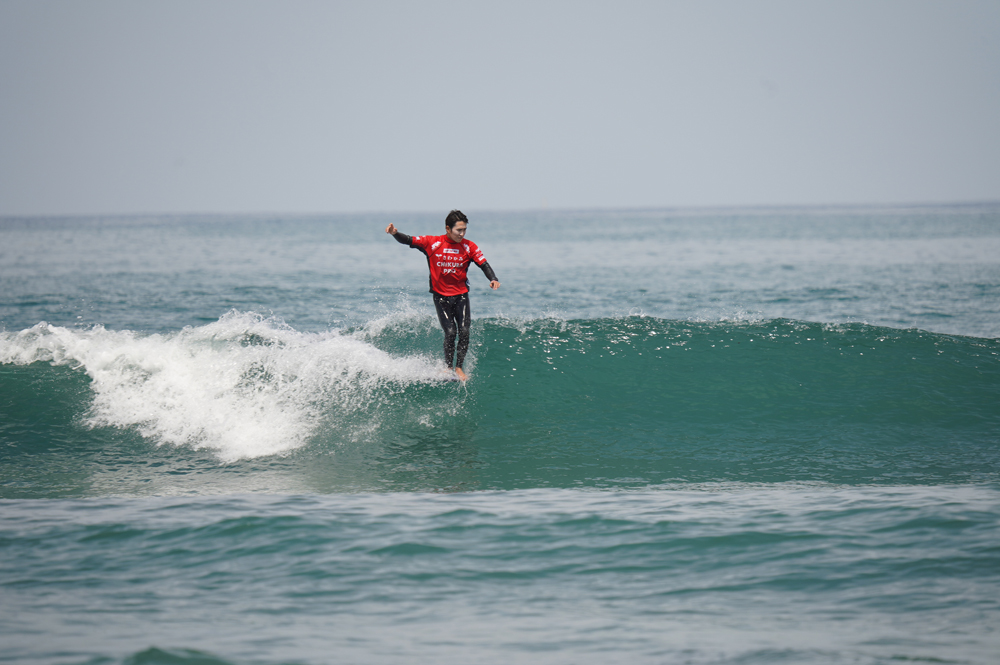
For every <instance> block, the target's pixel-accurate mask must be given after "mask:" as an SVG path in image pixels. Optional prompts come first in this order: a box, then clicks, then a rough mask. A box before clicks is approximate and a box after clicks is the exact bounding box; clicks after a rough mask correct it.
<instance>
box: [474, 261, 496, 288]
mask: <svg viewBox="0 0 1000 665" xmlns="http://www.w3.org/2000/svg"><path fill="white" fill-rule="evenodd" d="M479 267H480V268H482V269H483V274H485V275H486V279H488V280H490V288H491V289H493V290H494V291H496V290H497V289H499V288H500V280H499V279H497V274H496V273H495V272H493V268H491V267H490V264H489V261H483V262H482V263H480V264H479Z"/></svg>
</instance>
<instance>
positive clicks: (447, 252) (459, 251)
mask: <svg viewBox="0 0 1000 665" xmlns="http://www.w3.org/2000/svg"><path fill="white" fill-rule="evenodd" d="M441 251H442V252H444V253H445V254H461V253H462V250H460V249H449V248H447V247H445V248H444V249H442V250H441Z"/></svg>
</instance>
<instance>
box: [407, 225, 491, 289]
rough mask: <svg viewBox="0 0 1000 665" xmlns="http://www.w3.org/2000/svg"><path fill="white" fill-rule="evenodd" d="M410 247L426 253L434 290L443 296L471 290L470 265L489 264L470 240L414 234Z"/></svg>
mask: <svg viewBox="0 0 1000 665" xmlns="http://www.w3.org/2000/svg"><path fill="white" fill-rule="evenodd" d="M410 247H415V248H417V249H419V250H420V251H421V252H423V253H424V254H425V255H426V256H427V265H428V267H429V268H430V269H431V291H434V292H435V293H439V294H441V295H443V296H457V295H461V294H463V293H468V292H469V281H468V277H467V272H466V271H467V270H468V268H469V264H470V263H472V262H475V264H476V265H477V266H481V265H483V264H484V263H486V257H485V256H483V253H482V252H481V251H479V247H477V246H476V243H474V242H472V241H471V240H463V241H462V242H452V241H451V240H449V239H448V236H414V237H413V240H412V241H411V243H410Z"/></svg>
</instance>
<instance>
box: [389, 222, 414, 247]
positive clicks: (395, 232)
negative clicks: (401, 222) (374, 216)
mask: <svg viewBox="0 0 1000 665" xmlns="http://www.w3.org/2000/svg"><path fill="white" fill-rule="evenodd" d="M385 232H386V233H388V234H389V235H391V236H392V237H393V238H395V239H396V242H398V243H399V244H400V245H409V246H411V247H412V246H413V238H412V237H410V236H408V235H406V234H405V233H400V232H399V229H397V228H396V225H395V224H390V225H389V226H387V227H385Z"/></svg>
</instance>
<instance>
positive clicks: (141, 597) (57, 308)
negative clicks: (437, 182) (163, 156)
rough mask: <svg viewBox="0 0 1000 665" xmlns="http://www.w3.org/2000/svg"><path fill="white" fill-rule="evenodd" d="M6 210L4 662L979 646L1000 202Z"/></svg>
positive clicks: (718, 658)
mask: <svg viewBox="0 0 1000 665" xmlns="http://www.w3.org/2000/svg"><path fill="white" fill-rule="evenodd" d="M446 213H447V211H446V210H442V211H440V213H439V214H413V215H407V214H384V215H331V216H311V217H295V216H280V215H274V216H200V217H199V216H179V217H110V218H47V219H42V218H31V219H19V218H2V219H0V636H2V639H0V641H2V649H0V662H11V663H51V664H59V665H70V664H74V665H75V664H79V665H84V664H86V665H104V664H115V663H122V664H129V665H133V664H134V665H152V664H157V665H159V664H171V665H216V664H217V665H225V664H240V665H244V664H245V665H275V664H278V663H289V664H292V663H297V664H303V665H306V664H308V665H313V664H315V665H321V664H326V663H359V664H368V663H407V664H411V663H456V664H467V663H498V664H499V663H505V664H506V663H533V664H534V663H539V664H567V665H568V664H576V663H600V664H602V665H603V664H607V663H622V664H627V665H635V664H637V663H667V664H674V663H691V664H697V665H700V664H706V665H707V664H732V665H737V664H740V665H744V664H747V665H749V664H758V663H759V664H762V665H770V664H775V663H778V664H780V663H789V664H793V663H794V664H799V663H805V664H831V665H832V664H847V663H851V664H862V665H865V664H875V663H879V664H883V663H884V664H890V663H892V664H897V663H907V662H915V663H963V664H965V663H973V664H982V665H994V664H995V663H997V662H1000V205H968V206H950V207H944V206H939V207H910V208H884V207H883V208H822V209H819V208H810V209H788V208H782V209H748V210H698V211H691V210H636V211H542V212H512V213H499V212H491V213H477V212H476V211H474V210H466V213H468V214H469V216H470V220H471V221H470V225H469V232H468V237H469V238H470V239H471V240H474V241H475V242H476V243H478V244H479V246H480V247H481V248H482V249H483V250H484V252H485V254H486V257H487V259H488V260H489V261H490V264H491V265H492V266H493V268H494V269H495V270H496V272H497V275H498V277H499V279H500V280H501V282H502V286H501V288H500V290H499V291H496V292H492V291H490V290H489V288H488V286H487V281H486V278H485V277H484V276H483V275H482V273H481V272H480V271H479V270H478V269H476V268H475V267H474V266H473V267H472V268H471V269H470V272H469V276H470V280H471V285H472V287H471V288H472V295H471V300H472V312H473V317H474V323H473V327H472V346H471V350H470V355H469V359H468V361H467V363H466V369H467V370H468V371H469V373H470V375H471V377H472V378H471V380H470V381H469V382H468V383H467V384H464V385H462V384H458V383H445V382H441V381H440V380H439V378H440V376H441V373H442V371H443V366H442V361H441V359H440V356H441V339H442V336H441V332H440V329H439V327H438V324H437V321H436V318H435V316H434V311H433V306H432V303H431V298H430V294H428V293H427V267H426V261H425V259H424V257H423V256H422V255H421V254H420V253H418V252H416V251H414V250H411V249H408V248H406V247H403V246H402V245H399V244H398V243H396V242H393V240H392V239H391V238H389V237H388V236H386V234H385V233H384V229H385V227H386V225H387V224H389V223H390V222H392V223H395V224H396V225H397V226H398V227H399V228H400V229H401V230H402V231H403V232H405V233H410V234H427V233H434V234H438V233H441V232H443V220H444V216H445V214H446Z"/></svg>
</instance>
